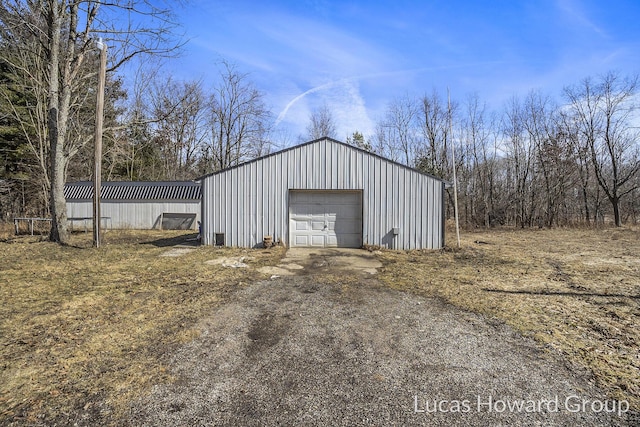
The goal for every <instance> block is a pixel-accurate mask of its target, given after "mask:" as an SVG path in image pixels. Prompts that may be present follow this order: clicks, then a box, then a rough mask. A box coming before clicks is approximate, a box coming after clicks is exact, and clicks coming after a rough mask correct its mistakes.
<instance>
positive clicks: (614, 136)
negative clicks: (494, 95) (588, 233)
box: [371, 72, 640, 227]
mask: <svg viewBox="0 0 640 427" xmlns="http://www.w3.org/2000/svg"><path fill="white" fill-rule="evenodd" d="M639 112H640V110H639V109H638V77H637V76H622V75H620V74H619V73H616V72H609V73H607V74H605V75H602V76H599V77H596V78H593V77H587V78H585V79H583V80H582V81H580V82H579V83H576V84H573V85H568V86H566V87H565V88H564V89H563V91H562V94H561V98H560V102H558V101H556V100H554V98H552V97H551V96H549V95H546V94H544V93H543V92H541V91H540V90H532V91H530V92H529V93H528V94H527V95H526V96H525V97H524V98H520V97H518V96H513V97H512V98H511V99H510V101H509V102H507V103H506V105H505V106H504V107H503V109H502V110H501V111H491V110H489V109H488V108H487V105H486V104H485V103H483V102H482V100H481V99H480V98H479V96H478V95H477V94H472V95H469V96H468V97H467V98H466V99H465V100H464V101H463V102H451V103H450V102H448V100H446V99H445V98H444V97H443V96H442V95H441V94H439V93H438V92H437V91H433V92H432V93H431V94H429V95H424V96H421V97H417V98H411V97H402V98H398V99H397V100H394V101H392V102H391V103H390V104H389V107H388V109H387V112H386V115H385V117H384V118H383V119H382V120H381V121H380V123H379V124H378V126H377V131H376V134H375V135H374V136H373V137H372V138H371V145H372V146H373V149H374V150H375V151H377V152H378V153H380V154H382V155H385V156H387V157H390V158H392V159H395V160H398V161H400V162H403V163H406V164H408V165H411V166H413V167H415V168H417V169H419V170H421V171H423V172H427V173H431V174H433V175H435V176H438V177H442V178H445V179H451V176H452V175H453V173H452V172H453V169H452V168H453V161H452V158H451V153H452V151H451V148H452V147H451V146H452V145H454V149H455V152H456V153H457V155H456V162H455V167H456V171H457V175H458V188H459V191H458V194H459V203H460V207H459V210H460V212H459V214H460V217H461V220H462V222H463V223H464V224H466V225H468V226H482V227H491V226H496V225H512V226H518V227H534V226H538V227H542V226H546V227H552V226H567V225H576V224H584V225H594V224H603V223H605V222H606V221H610V222H612V223H613V224H615V225H617V226H620V225H622V224H623V223H625V222H628V223H633V224H635V223H637V220H638V212H639V209H640V200H639V198H638V189H639V187H640V138H639V137H640V114H638V113H639ZM452 206H453V203H451V204H450V210H451V208H452Z"/></svg>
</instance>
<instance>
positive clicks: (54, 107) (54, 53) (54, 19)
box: [47, 4, 69, 244]
mask: <svg viewBox="0 0 640 427" xmlns="http://www.w3.org/2000/svg"><path fill="white" fill-rule="evenodd" d="M57 6H58V5H57V4H50V6H49V7H50V9H49V11H48V12H49V14H48V16H47V19H48V21H49V22H48V24H49V25H48V28H49V32H48V38H49V58H48V61H49V88H48V93H49V100H48V104H49V106H48V110H49V116H48V130H49V145H50V151H49V153H50V155H51V197H50V198H49V206H50V210H51V219H52V221H51V231H50V233H49V239H50V240H51V241H52V242H58V243H62V244H68V243H69V233H68V229H67V206H66V201H65V198H64V180H65V176H64V175H65V173H64V172H65V170H66V164H65V161H66V160H65V155H64V149H63V139H64V134H61V132H62V129H60V127H59V124H60V123H59V119H60V115H61V114H60V113H61V112H60V38H61V37H60V36H61V32H62V19H61V17H60V10H59V9H58V7H57Z"/></svg>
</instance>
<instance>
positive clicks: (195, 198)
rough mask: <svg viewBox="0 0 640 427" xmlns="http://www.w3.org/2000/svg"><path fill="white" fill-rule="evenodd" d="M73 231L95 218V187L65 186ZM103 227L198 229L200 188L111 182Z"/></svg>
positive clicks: (105, 189) (104, 190) (106, 185)
mask: <svg viewBox="0 0 640 427" xmlns="http://www.w3.org/2000/svg"><path fill="white" fill-rule="evenodd" d="M64 195H65V198H66V201H67V218H68V220H69V222H70V224H71V226H72V227H74V228H77V227H84V228H86V227H87V222H89V224H90V221H91V220H92V218H93V183H92V182H90V181H81V182H73V183H68V184H66V185H65V186H64ZM100 196H101V203H100V216H101V218H102V226H103V227H105V228H113V229H137V230H150V229H187V230H188V229H193V230H195V229H197V226H198V225H197V224H198V221H199V220H200V199H201V197H200V184H199V183H197V182H193V181H107V182H103V183H102V186H101V190H100Z"/></svg>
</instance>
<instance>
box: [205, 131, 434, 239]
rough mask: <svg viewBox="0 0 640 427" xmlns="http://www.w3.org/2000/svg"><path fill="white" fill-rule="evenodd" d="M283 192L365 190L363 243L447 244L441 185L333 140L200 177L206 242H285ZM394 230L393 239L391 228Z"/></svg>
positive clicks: (286, 215) (286, 216)
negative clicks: (270, 239) (217, 238)
mask: <svg viewBox="0 0 640 427" xmlns="http://www.w3.org/2000/svg"><path fill="white" fill-rule="evenodd" d="M288 190H362V197H363V199H362V208H363V218H362V219H363V221H362V222H363V230H362V238H363V242H364V244H371V245H380V246H383V247H387V248H391V249H419V248H425V249H435V248H440V247H442V246H443V244H444V210H443V209H444V206H443V202H444V182H443V181H441V180H439V179H437V178H434V177H431V176H428V175H424V174H421V173H419V172H417V171H415V170H413V169H410V168H407V167H404V166H402V165H399V164H397V163H394V162H392V161H390V160H386V159H383V158H381V157H378V156H375V155H371V154H369V153H367V152H364V151H362V150H358V149H355V148H353V147H350V146H348V145H346V144H342V143H339V142H336V141H333V140H330V139H324V140H320V141H316V142H313V143H309V144H304V145H301V146H298V147H294V148H292V149H289V150H285V151H282V152H280V153H276V154H273V155H271V156H267V157H263V158H260V159H257V160H255V161H252V162H249V163H245V164H242V165H239V166H238V167H235V168H232V169H228V170H226V171H222V172H220V173H217V174H213V175H209V176H206V177H204V178H203V179H202V218H203V221H202V227H203V230H202V232H203V235H202V238H203V244H205V245H212V244H214V242H215V234H216V233H224V234H225V244H226V245H227V246H241V247H257V246H260V244H261V242H262V239H263V236H265V235H271V236H273V237H274V240H277V239H282V241H284V242H285V243H286V244H287V245H289V230H288V226H289V208H288V207H289V199H288V198H289V191H288ZM394 227H398V228H399V229H400V232H399V234H398V235H394V234H393V228H394Z"/></svg>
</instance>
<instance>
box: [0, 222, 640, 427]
mask: <svg viewBox="0 0 640 427" xmlns="http://www.w3.org/2000/svg"><path fill="white" fill-rule="evenodd" d="M451 236H452V233H449V236H448V239H449V241H448V243H449V244H451V243H452V240H451ZM2 237H4V238H2ZM184 237H185V236H184V234H181V233H178V232H174V233H172V232H119V233H116V232H109V233H106V234H105V244H104V245H103V247H101V248H100V249H92V248H91V233H88V234H85V233H80V234H76V235H74V237H73V239H74V242H73V245H72V246H69V247H59V246H57V245H55V244H52V243H49V242H46V241H42V240H41V239H39V238H38V237H30V236H25V237H18V238H14V237H13V236H11V232H10V230H9V231H7V232H5V235H4V236H0V366H1V370H0V425H4V424H7V423H10V422H11V421H15V422H16V424H18V425H22V424H27V423H36V424H37V423H44V424H49V425H50V424H54V423H56V422H57V423H58V424H69V420H79V421H82V419H83V418H84V419H85V420H86V419H93V420H95V419H99V420H103V421H104V423H105V424H110V423H111V424H117V419H118V417H119V416H120V414H122V413H123V411H125V410H126V408H127V405H128V403H129V401H130V400H131V399H133V398H135V397H137V396H140V395H142V394H144V393H146V392H148V391H149V389H150V386H151V385H152V384H157V383H160V382H164V381H171V380H172V378H171V377H170V373H169V372H168V371H167V368H166V367H167V366H168V357H169V356H170V355H171V351H172V350H173V349H175V348H176V347H177V346H179V345H181V344H182V343H185V342H187V341H189V340H192V339H193V338H194V337H195V336H197V330H196V327H195V325H196V322H197V321H198V319H200V318H202V317H203V316H206V315H207V313H209V312H210V311H211V309H212V308H213V307H215V306H217V305H219V304H221V303H224V301H225V298H227V296H228V294H229V292H230V291H231V290H233V289H235V288H237V287H238V286H244V285H245V284H248V283H250V282H251V281H252V280H256V279H259V278H265V277H266V276H263V275H261V274H260V273H258V272H256V270H255V268H251V269H241V268H225V267H222V266H221V265H215V264H207V263H206V261H208V260H212V259H214V258H216V257H218V256H242V255H245V256H249V257H250V258H248V259H247V260H246V262H247V263H248V264H249V265H250V266H254V267H258V266H262V265H275V264H277V262H278V260H279V259H280V258H281V257H282V256H283V254H284V251H283V250H282V249H273V250H242V249H214V248H201V247H200V248H194V249H192V250H191V251H190V252H189V253H188V254H185V255H182V256H179V257H164V256H161V255H163V254H166V253H167V251H169V250H171V249H172V248H171V247H170V246H171V245H173V244H175V243H176V242H177V241H179V240H180V239H182V240H184ZM190 237H193V236H190ZM639 254H640V232H639V231H636V230H632V229H604V230H565V229H560V230H524V231H509V230H498V231H490V232H478V233H464V234H463V248H462V249H461V250H457V249H445V250H443V251H436V252H434V251H428V252H427V251H424V252H423V251H412V252H393V251H383V252H381V253H380V255H379V257H380V258H381V260H382V261H383V264H384V267H383V268H382V269H381V270H382V271H381V272H380V274H379V278H380V280H381V281H382V282H383V283H386V284H387V285H388V286H389V287H391V288H395V289H401V290H404V291H408V292H414V293H417V294H420V295H425V296H435V297H438V298H442V299H444V300H446V301H448V302H450V303H452V304H455V305H457V306H460V307H462V308H465V309H468V310H472V311H475V312H479V313H482V314H484V315H486V316H489V317H492V318H497V319H502V320H503V321H505V322H506V323H508V324H510V325H512V326H514V327H515V328H517V329H518V330H519V331H521V332H522V333H523V334H525V335H529V336H533V337H534V338H535V339H537V340H538V341H539V342H541V343H542V345H544V346H546V347H547V348H548V349H549V350H550V351H556V352H560V353H561V354H562V355H563V356H564V357H565V358H566V360H567V361H569V363H574V364H577V365H580V366H583V367H585V368H587V369H589V370H590V371H592V372H593V374H594V376H595V378H596V380H597V381H598V383H599V384H600V385H601V386H602V387H603V388H604V389H605V390H606V391H607V392H608V393H609V394H610V395H611V396H612V397H615V398H619V399H627V400H629V401H630V402H631V403H632V405H633V406H634V407H635V408H636V409H637V408H640V388H639V385H640V353H639V347H638V345H639V343H640V255H639ZM336 280H338V278H337V277H336Z"/></svg>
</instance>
